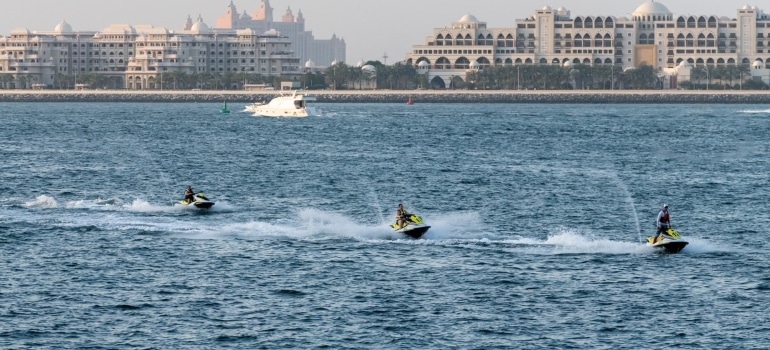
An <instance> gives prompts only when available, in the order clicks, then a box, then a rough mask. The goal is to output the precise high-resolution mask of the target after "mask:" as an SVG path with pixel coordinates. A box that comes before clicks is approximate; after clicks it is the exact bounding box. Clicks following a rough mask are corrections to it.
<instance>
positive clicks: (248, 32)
mask: <svg viewBox="0 0 770 350" xmlns="http://www.w3.org/2000/svg"><path fill="white" fill-rule="evenodd" d="M235 33H236V34H238V35H240V36H256V35H257V32H255V31H254V29H251V28H246V29H238V30H236V31H235Z"/></svg>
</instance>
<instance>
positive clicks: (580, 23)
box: [575, 17, 583, 28]
mask: <svg viewBox="0 0 770 350" xmlns="http://www.w3.org/2000/svg"><path fill="white" fill-rule="evenodd" d="M575 28H583V18H581V17H578V18H575Z"/></svg>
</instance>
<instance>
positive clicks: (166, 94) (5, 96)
mask: <svg viewBox="0 0 770 350" xmlns="http://www.w3.org/2000/svg"><path fill="white" fill-rule="evenodd" d="M302 93H305V94H309V95H311V96H314V97H316V99H317V101H318V103H406V101H407V99H409V97H412V100H413V101H414V103H416V104H419V103H441V104H446V103H571V104H574V103H622V104H631V103H690V104H700V103H745V104H768V103H770V91H738V90H718V91H714V90H712V91H706V90H698V91H683V90H676V91H672V90H622V91H607V90H604V91H597V90H580V91H567V90H559V91H545V90H540V91H537V90H529V91H522V90H516V91H510V90H410V91H405V90H376V91H368V90H367V91H360V90H356V91H350V90H344V91H343V90H340V91H330V90H316V91H303V92H302ZM278 94H280V92H277V91H259V92H245V91H111V90H86V91H64V90H39V91H31V90H0V102H27V103H28V102H178V103H204V102H222V101H227V102H236V103H241V102H242V103H251V102H257V101H263V102H266V101H269V100H270V99H272V98H273V97H275V96H276V95H278Z"/></svg>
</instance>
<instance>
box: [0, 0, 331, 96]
mask: <svg viewBox="0 0 770 350" xmlns="http://www.w3.org/2000/svg"><path fill="white" fill-rule="evenodd" d="M273 12H274V9H273V8H272V7H271V5H270V1H269V0H261V3H260V6H259V8H258V9H257V10H256V11H255V12H254V13H252V14H251V15H250V14H247V13H246V12H245V11H244V12H243V13H242V14H239V13H238V10H237V8H236V7H235V5H234V4H233V3H232V1H231V2H230V5H229V6H227V8H226V10H225V14H224V15H223V16H221V17H219V18H218V19H217V21H216V25H215V26H213V27H210V26H209V25H207V24H206V23H205V22H204V21H203V18H202V17H201V16H198V18H197V20H195V21H193V20H192V18H191V17H190V16H188V17H187V21H186V22H184V25H183V28H182V29H181V30H169V29H166V28H160V27H154V26H152V25H128V24H113V25H110V26H108V27H107V28H105V29H103V30H100V31H74V30H73V29H72V26H71V25H70V24H69V23H67V22H66V21H62V22H61V23H59V24H58V25H56V26H55V28H54V29H53V30H52V31H30V30H28V29H26V28H20V29H15V30H13V31H12V32H11V33H10V34H8V35H5V36H1V35H0V89H30V88H60V87H62V86H57V83H58V84H59V85H61V82H62V81H64V80H65V79H63V77H67V78H70V79H69V80H74V81H75V82H76V83H77V82H78V77H79V76H82V75H86V74H98V75H100V76H102V77H104V78H105V81H106V83H105V84H104V86H99V87H96V86H95V87H94V88H110V89H129V90H144V89H163V88H165V89H172V88H174V86H173V84H172V82H171V81H169V80H168V79H166V81H165V82H164V79H163V74H164V73H174V72H178V73H186V74H190V75H203V74H219V75H223V74H228V73H230V74H237V73H246V74H260V75H263V76H272V77H281V78H282V79H284V80H291V81H297V80H299V78H300V76H301V75H303V74H305V72H306V70H307V68H314V69H315V68H318V69H323V68H324V67H328V66H330V65H331V64H332V63H333V62H335V61H344V59H345V55H346V52H345V51H346V44H345V41H344V40H343V39H340V38H337V37H336V35H335V36H333V37H332V38H331V39H328V40H316V39H315V38H314V37H313V35H312V33H311V32H310V31H307V30H306V29H305V18H304V16H303V14H302V11H299V12H298V14H297V15H296V16H295V15H294V14H293V12H292V10H291V8H289V9H287V10H286V12H285V13H284V15H283V16H282V17H281V20H280V21H274V19H273ZM180 22H181V21H180ZM311 60H312V61H311ZM311 62H312V63H311ZM308 64H310V65H311V67H308ZM77 85H82V84H77Z"/></svg>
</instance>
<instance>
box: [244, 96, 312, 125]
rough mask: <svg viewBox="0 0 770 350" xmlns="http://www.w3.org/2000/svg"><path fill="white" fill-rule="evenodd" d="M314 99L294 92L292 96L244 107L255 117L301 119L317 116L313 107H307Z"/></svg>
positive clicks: (279, 97)
mask: <svg viewBox="0 0 770 350" xmlns="http://www.w3.org/2000/svg"><path fill="white" fill-rule="evenodd" d="M315 100H316V99H315V97H313V96H307V95H304V94H300V93H298V92H297V91H294V92H293V93H292V94H290V95H289V94H286V95H281V96H278V97H276V98H273V99H272V100H270V102H268V103H265V104H256V103H254V104H251V105H248V106H246V109H247V110H251V111H253V113H254V116H255V117H287V118H301V117H313V116H318V115H319V114H318V111H317V110H316V109H315V108H314V107H310V106H308V102H313V101H315Z"/></svg>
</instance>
